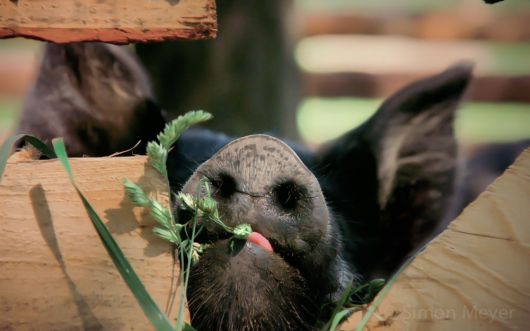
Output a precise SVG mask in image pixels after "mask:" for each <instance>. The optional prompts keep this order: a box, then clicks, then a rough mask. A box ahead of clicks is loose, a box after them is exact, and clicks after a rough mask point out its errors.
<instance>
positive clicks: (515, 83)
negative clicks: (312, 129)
mask: <svg viewBox="0 0 530 331" xmlns="http://www.w3.org/2000/svg"><path fill="white" fill-rule="evenodd" d="M429 74H432V73H425V74H416V73H409V74H392V73H388V74H378V73H361V72H342V73H304V74H303V78H302V84H303V94H304V95H305V96H320V97H347V96H356V97H366V98H384V97H387V96H389V95H390V94H392V93H394V92H396V91H397V90H398V89H399V88H401V87H403V86H405V85H406V84H409V83H411V82H413V81H415V80H417V79H421V78H424V77H426V76H428V75H429ZM528 91H530V76H529V75H522V76H477V77H475V78H474V79H473V82H472V84H471V89H470V95H469V98H470V100H474V101H486V102H524V103H529V102H530V93H528Z"/></svg>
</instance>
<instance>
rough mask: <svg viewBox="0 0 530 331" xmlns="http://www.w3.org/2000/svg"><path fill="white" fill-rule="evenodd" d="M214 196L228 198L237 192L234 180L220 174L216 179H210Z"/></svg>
mask: <svg viewBox="0 0 530 331" xmlns="http://www.w3.org/2000/svg"><path fill="white" fill-rule="evenodd" d="M210 182H211V183H212V186H213V189H214V194H215V195H216V196H219V197H221V198H225V199H228V198H230V197H231V196H232V195H233V194H234V193H235V192H236V190H237V186H236V180H235V179H234V177H232V176H230V175H228V174H220V175H219V177H218V178H217V179H211V180H210Z"/></svg>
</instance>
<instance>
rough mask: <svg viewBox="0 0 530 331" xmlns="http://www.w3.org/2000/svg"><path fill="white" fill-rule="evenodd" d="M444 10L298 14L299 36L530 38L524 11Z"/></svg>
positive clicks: (522, 40) (449, 38)
mask: <svg viewBox="0 0 530 331" xmlns="http://www.w3.org/2000/svg"><path fill="white" fill-rule="evenodd" d="M482 9H483V10H482V11H481V12H479V13H478V12H476V7H473V10H475V12H471V13H470V12H469V11H466V10H460V11H458V10H447V11H441V12H440V11H438V12H435V13H429V14H425V15H393V16H390V15H380V16H377V15H371V16H370V15H363V14H359V13H344V14H335V13H334V14H329V13H328V14H326V13H305V14H301V15H300V20H299V22H300V25H301V26H300V31H301V34H302V35H303V36H315V35H325V34H368V35H385V34H392V35H402V36H409V37H414V38H422V39H444V40H455V39H458V40H462V39H478V40H495V41H505V42H524V41H529V40H530V26H529V25H528V19H529V16H530V15H528V14H527V13H516V14H505V15H499V14H498V13H494V12H491V13H490V12H488V8H482Z"/></svg>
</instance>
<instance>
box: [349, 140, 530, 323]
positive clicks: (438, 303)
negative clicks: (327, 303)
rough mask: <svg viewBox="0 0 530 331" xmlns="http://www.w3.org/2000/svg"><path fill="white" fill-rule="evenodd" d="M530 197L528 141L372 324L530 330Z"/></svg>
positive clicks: (405, 276)
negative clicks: (511, 163)
mask: <svg viewBox="0 0 530 331" xmlns="http://www.w3.org/2000/svg"><path fill="white" fill-rule="evenodd" d="M529 202H530V149H527V150H526V151H524V152H523V153H522V154H521V156H520V157H519V158H518V159H517V160H516V162H515V163H514V164H513V165H512V166H511V167H510V168H509V169H508V170H507V171H506V172H505V173H504V174H503V175H502V176H501V177H500V178H498V179H497V180H496V181H495V182H494V183H493V184H491V185H490V186H489V187H488V189H487V190H486V191H485V192H484V193H482V194H481V195H480V196H479V197H478V199H477V200H476V201H475V202H473V203H472V204H471V205H470V206H469V207H468V208H466V209H465V210H464V212H463V213H462V214H461V215H460V216H459V217H458V218H457V219H456V220H455V221H453V222H452V223H451V224H450V225H449V227H448V228H447V229H446V230H445V231H444V232H443V233H442V234H441V235H440V236H438V237H437V238H436V239H434V240H433V241H432V242H431V243H430V244H429V245H428V246H427V248H426V249H425V250H424V251H423V252H421V253H420V254H419V255H418V256H417V257H416V258H415V260H414V261H413V262H412V263H411V264H410V265H409V266H408V267H407V268H406V269H405V270H404V271H403V273H402V274H401V275H399V277H398V279H397V281H396V283H395V284H394V286H393V287H392V288H391V289H390V292H389V293H388V295H387V296H386V297H385V298H384V299H383V301H382V304H381V305H380V306H379V308H378V309H377V311H376V314H375V316H373V317H372V319H371V320H370V322H369V324H368V328H367V329H368V330H410V331H413V330H422V331H423V330H528V326H529V325H530V282H529V281H528V280H529V279H530V222H529V220H530V204H529ZM361 315H362V313H360V312H359V313H357V314H355V315H354V316H352V320H351V321H350V322H347V323H345V324H344V325H343V327H342V330H354V329H355V325H356V324H357V322H358V321H359V320H360V318H361Z"/></svg>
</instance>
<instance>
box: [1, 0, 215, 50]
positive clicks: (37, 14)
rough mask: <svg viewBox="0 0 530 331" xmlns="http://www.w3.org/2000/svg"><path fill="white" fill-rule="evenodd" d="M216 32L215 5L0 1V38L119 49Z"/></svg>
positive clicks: (193, 1)
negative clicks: (103, 44)
mask: <svg viewBox="0 0 530 331" xmlns="http://www.w3.org/2000/svg"><path fill="white" fill-rule="evenodd" d="M216 32H217V19H216V7H215V1H214V0H155V1H144V0H113V1H100V0H76V1H72V0H0V38H11V37H26V38H32V39H39V40H46V41H51V42H56V43H66V42H77V41H103V42H109V43H118V44H124V43H130V42H148V41H161V40H172V39H209V38H214V37H215V36H216Z"/></svg>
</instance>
